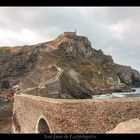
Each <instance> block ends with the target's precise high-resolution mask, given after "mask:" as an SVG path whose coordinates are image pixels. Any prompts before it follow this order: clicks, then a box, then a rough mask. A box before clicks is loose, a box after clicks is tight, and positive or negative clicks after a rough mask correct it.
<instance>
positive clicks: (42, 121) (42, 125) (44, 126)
mask: <svg viewBox="0 0 140 140" xmlns="http://www.w3.org/2000/svg"><path fill="white" fill-rule="evenodd" d="M36 133H51V129H50V126H49V124H48V121H47V119H46V118H45V117H44V116H40V117H39V119H38V120H37V125H36Z"/></svg>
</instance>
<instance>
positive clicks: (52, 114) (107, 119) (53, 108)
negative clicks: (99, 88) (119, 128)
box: [13, 94, 140, 133]
mask: <svg viewBox="0 0 140 140" xmlns="http://www.w3.org/2000/svg"><path fill="white" fill-rule="evenodd" d="M13 115H14V116H16V121H14V123H13V132H19V133H36V132H37V131H38V130H39V129H40V130H41V131H42V132H44V130H43V128H47V130H46V132H48V133H105V132H107V131H110V130H112V129H113V128H115V127H116V125H117V124H118V123H120V122H122V121H127V120H130V119H134V118H138V119H140V98H139V97H136V98H135V97H133V98H121V99H120V98H119V99H109V100H107V99H106V100H93V99H83V100H73V99H50V98H45V97H39V96H32V95H25V94H19V95H15V96H14V107H13ZM41 119H42V120H41ZM40 120H41V121H40ZM16 122H18V124H16ZM43 122H46V123H44V125H42V124H43ZM41 127H42V128H41ZM18 128H20V129H18ZM16 130H17V131H16ZM18 130H19V131H18Z"/></svg>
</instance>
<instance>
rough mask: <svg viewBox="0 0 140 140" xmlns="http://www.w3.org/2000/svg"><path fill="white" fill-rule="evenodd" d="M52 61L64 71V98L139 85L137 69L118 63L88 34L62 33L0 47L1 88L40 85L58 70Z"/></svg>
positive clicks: (17, 88) (139, 79) (62, 91)
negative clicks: (33, 42)
mask: <svg viewBox="0 0 140 140" xmlns="http://www.w3.org/2000/svg"><path fill="white" fill-rule="evenodd" d="M51 65H57V66H58V67H59V68H61V69H63V71H64V72H63V73H62V74H61V76H60V78H59V80H60V85H61V98H76V99H85V98H91V95H93V94H96V93H97V92H96V91H98V93H100V92H99V90H100V89H102V90H105V91H107V90H109V91H110V90H113V91H114V90H120V89H122V88H123V90H124V89H125V88H126V89H128V88H130V87H138V86H140V74H139V72H138V71H137V70H134V69H132V68H131V67H128V66H122V65H119V64H115V63H114V62H113V59H112V57H111V56H109V55H105V54H104V53H103V52H102V50H96V49H94V48H93V46H92V45H91V43H90V41H89V40H88V38H87V37H83V36H76V35H74V36H64V35H60V36H58V37H57V38H56V39H55V40H53V41H50V42H45V43H40V44H37V45H30V46H21V47H12V48H11V47H2V48H0V89H1V90H5V89H11V88H12V89H13V90H15V91H17V90H24V89H27V88H33V87H38V86H39V85H40V83H41V82H43V81H47V80H49V79H51V78H53V77H54V76H55V75H56V74H57V69H55V68H53V67H50V66H51ZM118 78H119V80H120V82H121V84H119V83H118ZM46 89H47V87H46Z"/></svg>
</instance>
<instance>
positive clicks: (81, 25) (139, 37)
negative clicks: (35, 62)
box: [0, 7, 140, 71]
mask: <svg viewBox="0 0 140 140" xmlns="http://www.w3.org/2000/svg"><path fill="white" fill-rule="evenodd" d="M75 29H76V30H77V34H78V35H83V36H87V37H88V38H89V40H90V41H91V43H92V47H93V48H95V49H102V50H103V52H104V53H105V54H108V55H111V56H112V57H113V59H114V62H115V63H119V64H124V65H128V66H131V67H133V68H135V69H137V70H139V71H140V7H112V8H111V7H87V8H86V7H16V8H15V7H0V46H17V45H27V44H37V43H41V42H46V41H50V40H52V39H55V38H56V37H57V36H58V35H59V34H61V33H63V32H64V31H74V30H75Z"/></svg>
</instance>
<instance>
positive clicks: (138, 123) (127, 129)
mask: <svg viewBox="0 0 140 140" xmlns="http://www.w3.org/2000/svg"><path fill="white" fill-rule="evenodd" d="M107 133H140V120H139V119H137V118H136V119H131V120H128V121H124V122H121V123H119V124H118V125H117V126H116V127H115V128H114V129H113V130H111V131H109V132H107Z"/></svg>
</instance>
